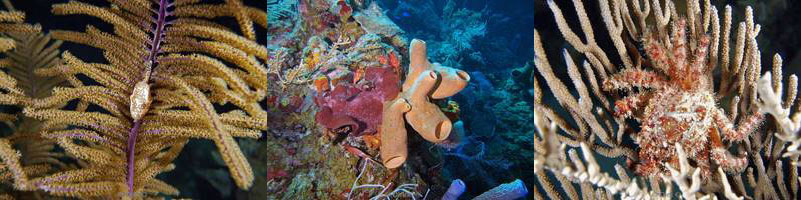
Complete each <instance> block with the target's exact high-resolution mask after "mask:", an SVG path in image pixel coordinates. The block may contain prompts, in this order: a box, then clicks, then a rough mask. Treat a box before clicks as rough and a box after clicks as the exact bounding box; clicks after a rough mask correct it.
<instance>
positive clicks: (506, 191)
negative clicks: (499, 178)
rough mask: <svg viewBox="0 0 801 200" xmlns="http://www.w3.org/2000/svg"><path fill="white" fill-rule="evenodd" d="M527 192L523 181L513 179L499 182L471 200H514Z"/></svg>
mask: <svg viewBox="0 0 801 200" xmlns="http://www.w3.org/2000/svg"><path fill="white" fill-rule="evenodd" d="M526 194H528V189H526V185H525V184H523V181H521V180H520V179H515V181H512V182H511V183H505V184H501V185H499V186H497V187H495V188H492V189H490V190H489V191H486V192H484V193H483V194H481V195H478V196H477V197H476V198H474V199H473V200H514V199H519V198H522V197H524V196H526Z"/></svg>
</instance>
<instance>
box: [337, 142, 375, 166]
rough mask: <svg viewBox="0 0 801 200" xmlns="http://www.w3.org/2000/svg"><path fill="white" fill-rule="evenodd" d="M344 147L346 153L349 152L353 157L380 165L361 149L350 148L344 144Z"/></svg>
mask: <svg viewBox="0 0 801 200" xmlns="http://www.w3.org/2000/svg"><path fill="white" fill-rule="evenodd" d="M342 147H344V148H345V151H347V152H348V153H350V154H353V155H355V156H358V157H360V158H364V159H367V160H369V161H373V162H375V163H378V162H377V161H375V160H373V157H372V156H370V155H368V154H367V153H364V151H362V150H361V149H359V148H356V147H354V146H350V145H349V144H342Z"/></svg>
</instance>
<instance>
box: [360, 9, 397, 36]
mask: <svg viewBox="0 0 801 200" xmlns="http://www.w3.org/2000/svg"><path fill="white" fill-rule="evenodd" d="M353 19H355V20H356V22H358V23H359V24H361V25H362V26H361V27H362V29H364V31H366V32H367V33H373V34H379V35H381V36H384V37H388V38H389V37H393V36H395V35H398V34H402V33H403V30H401V28H400V27H398V25H395V22H392V20H391V19H390V18H389V17H387V16H386V15H385V14H384V11H383V10H382V9H381V7H379V6H378V4H376V3H375V2H372V3H370V6H369V7H368V8H367V9H364V10H361V11H360V12H357V13H356V14H354V15H353Z"/></svg>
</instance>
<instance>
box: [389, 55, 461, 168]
mask: <svg viewBox="0 0 801 200" xmlns="http://www.w3.org/2000/svg"><path fill="white" fill-rule="evenodd" d="M409 46H410V47H409V60H410V63H409V71H408V73H407V74H406V80H405V81H404V82H403V86H402V87H401V93H400V95H399V97H398V98H397V99H395V100H390V101H388V102H386V103H385V105H384V110H383V113H384V120H383V122H382V125H381V157H382V159H383V164H384V166H386V167H387V168H397V167H399V166H401V165H402V164H403V163H404V162H405V161H406V157H407V152H408V149H407V147H406V134H407V132H406V128H405V127H404V125H403V124H404V123H403V122H402V121H403V119H404V118H402V117H399V115H401V114H402V115H403V116H404V117H405V122H407V123H409V125H411V126H412V128H414V130H415V131H416V132H417V133H419V134H420V136H422V137H423V139H425V140H428V141H430V142H434V143H438V142H442V141H443V140H445V139H447V138H448V136H449V135H450V132H451V129H452V128H453V124H452V122H451V121H450V119H448V117H446V116H445V114H444V113H443V112H442V110H441V109H440V108H439V106H437V105H436V104H434V103H432V102H431V99H442V98H446V97H449V96H452V95H454V94H456V93H457V92H459V91H461V90H462V89H464V87H465V86H467V82H468V81H470V75H468V74H467V72H464V71H462V70H458V69H455V68H451V67H446V66H442V65H440V64H439V63H433V64H432V63H430V62H429V61H428V54H427V53H426V43H425V42H424V41H422V40H417V39H414V40H412V42H411V44H410V45H409ZM398 121H401V122H398Z"/></svg>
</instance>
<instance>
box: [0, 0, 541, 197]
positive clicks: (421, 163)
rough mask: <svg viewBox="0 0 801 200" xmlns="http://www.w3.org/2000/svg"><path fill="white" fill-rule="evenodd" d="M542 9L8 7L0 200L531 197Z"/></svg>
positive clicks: (256, 4)
mask: <svg viewBox="0 0 801 200" xmlns="http://www.w3.org/2000/svg"><path fill="white" fill-rule="evenodd" d="M533 5H534V3H533V2H516V3H515V4H509V3H508V2H497V1H469V0H447V1H430V0H400V1H389V0H375V1H371V0H266V1H265V0H245V1H243V0H207V1H200V0H102V1H88V0H3V1H2V8H0V47H1V48H0V54H1V56H0V69H2V71H0V104H2V105H0V120H3V122H5V123H3V124H2V125H1V126H0V132H1V133H2V134H1V135H0V161H1V162H0V181H2V184H0V199H530V198H531V197H532V196H531V193H530V191H532V190H533V189H535V188H536V186H535V185H534V183H535V176H534V173H533V170H532V169H533V167H534V165H533V164H534V162H533V161H534V157H535V154H534V148H533V146H532V145H531V144H532V142H533V140H532V139H533V138H534V137H533V136H534V131H535V128H534V123H532V121H533V118H532V116H533V105H532V101H531V99H533V97H534V96H533V94H534V93H532V92H533V90H531V88H532V87H531V84H532V83H533V82H532V80H533V79H532V78H531V75H532V73H533V72H534V71H533V69H534V66H533V64H532V58H533V55H534V51H532V47H533V46H532V44H533V38H532V37H531V35H532V34H533V29H531V27H533V23H534V19H533V15H531V13H533V10H532V8H533V7H534V6H533Z"/></svg>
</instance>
